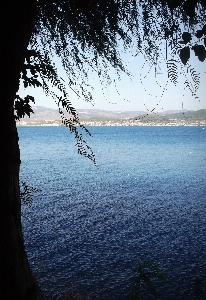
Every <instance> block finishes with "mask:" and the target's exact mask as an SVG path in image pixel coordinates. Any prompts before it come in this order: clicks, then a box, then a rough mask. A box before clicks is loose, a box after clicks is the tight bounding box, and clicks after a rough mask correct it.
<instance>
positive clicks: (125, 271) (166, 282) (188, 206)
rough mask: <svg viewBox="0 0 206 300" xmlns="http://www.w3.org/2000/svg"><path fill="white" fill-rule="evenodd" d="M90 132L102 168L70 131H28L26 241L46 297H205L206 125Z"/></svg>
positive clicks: (23, 137)
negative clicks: (79, 147) (80, 149)
mask: <svg viewBox="0 0 206 300" xmlns="http://www.w3.org/2000/svg"><path fill="white" fill-rule="evenodd" d="M88 129H89V131H90V133H91V134H92V136H88V135H87V134H86V133H83V135H84V138H85V140H86V141H87V144H88V145H89V146H90V147H91V148H92V150H93V152H94V154H95V157H96V162H97V164H96V165H95V164H94V163H93V162H92V161H91V160H89V159H88V158H85V157H84V156H81V155H80V154H78V151H77V146H75V144H76V140H75V137H74V135H73V134H71V133H70V131H69V129H68V128H66V127H52V126H51V127H43V126H42V127H38V126H33V127H29V126H25V127H18V133H19V145H20V153H21V171H20V180H21V183H22V182H23V183H26V185H27V186H30V187H31V188H32V189H33V191H34V192H33V194H32V203H30V202H29V203H25V202H23V203H22V226H23V233H24V240H25V246H26V251H27V254H28V259H29V262H30V265H31V268H32V270H33V272H34V274H35V276H36V278H37V279H38V282H39V284H40V286H41V288H42V290H43V291H44V293H45V294H46V295H47V296H48V297H49V299H52V300H54V299H55V300H57V299H63V294H65V293H66V292H67V293H71V291H73V292H74V293H79V294H81V295H83V296H82V298H77V299H87V298H86V297H90V298H89V299H104V300H107V299H108V300H109V299H116V300H127V299H143V300H147V299H155V296H154V294H153V293H154V289H156V291H158V292H159V297H160V299H165V300H175V299H178V300H181V299H182V300H188V299H189V300H193V299H194V300H195V299H205V298H204V297H205V294H204V293H205V292H204V288H205V290H206V128H204V127H203V126H171V127H170V126H133V127H129V126H128V127H123V126H117V127H115V126H110V127H109V126H108V127H103V126H102V127H100V126H99V127H98V126H97V127H88ZM35 191H36V192H35ZM162 273H164V274H165V276H166V278H164V279H162V278H161V276H159V275H160V274H162ZM153 287H154V289H153ZM76 295H77V294H76ZM79 297H80V296H79ZM132 297H133V298H132ZM74 299H76V298H74Z"/></svg>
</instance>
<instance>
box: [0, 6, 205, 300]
mask: <svg viewBox="0 0 206 300" xmlns="http://www.w3.org/2000/svg"><path fill="white" fill-rule="evenodd" d="M205 7H206V4H205V0H199V1H197V0H185V1H179V0H148V1H142V0H139V1H138V0H133V1H131V0H122V1H120V0H90V1H84V0H54V1H52V0H19V1H12V0H8V1H2V2H1V10H0V11H1V21H2V26H1V56H0V59H1V72H2V76H1V90H0V95H1V100H0V105H1V106H0V114H1V127H0V131H1V156H0V157H1V185H0V187H1V188H0V191H1V197H0V222H1V224H0V239H1V252H0V261H1V265H0V270H1V273H0V274H1V278H0V284H1V286H0V297H1V299H4V300H5V299H9V300H13V299H25V300H29V299H44V298H45V297H44V295H43V294H42V293H41V291H40V289H39V287H38V284H37V282H36V280H35V278H34V276H33V274H32V272H31V270H30V267H29V263H28V260H27V256H26V253H25V248H24V242H23V235H22V228H21V202H20V188H19V168H20V151H19V146H18V134H17V130H16V123H15V120H16V118H18V117H21V116H24V114H25V113H26V114H30V113H31V111H32V109H31V107H30V104H29V103H30V101H33V100H34V99H33V97H31V96H27V97H26V98H25V99H22V98H21V97H20V96H19V95H17V92H18V89H19V81H20V79H22V80H23V82H24V85H25V87H26V86H28V85H32V86H42V88H43V89H44V91H45V93H46V94H50V95H51V96H52V97H54V98H55V101H56V102H57V104H58V105H59V107H60V113H61V115H62V119H63V122H64V124H65V125H66V126H68V127H69V129H70V130H71V131H72V132H73V133H74V134H75V136H76V138H77V144H78V151H79V153H80V154H82V155H85V156H87V157H89V158H90V159H92V160H93V161H94V160H95V159H94V154H93V153H92V151H91V149H90V148H89V147H88V146H87V144H86V143H85V141H84V139H83V137H82V135H81V134H80V133H79V132H78V131H77V127H76V125H77V124H79V125H80V122H79V119H78V115H77V114H76V111H75V109H74V108H73V107H72V105H71V102H70V99H69V97H68V94H67V91H66V84H65V83H64V82H63V81H62V80H61V78H59V76H58V72H57V70H56V68H55V65H54V63H53V61H52V58H53V55H54V54H55V55H57V56H59V57H60V58H61V61H62V65H63V67H64V68H65V70H66V72H67V75H68V85H69V88H71V89H72V90H74V91H75V92H76V94H77V95H79V96H80V97H83V98H84V99H85V100H86V101H92V95H91V93H90V89H89V88H88V89H87V88H86V85H85V84H86V79H87V75H88V73H87V68H88V66H90V68H92V70H93V71H94V72H96V73H97V74H98V76H100V78H102V79H104V80H107V81H108V82H110V78H109V75H108V74H109V73H108V70H109V68H111V67H113V68H115V69H116V70H117V71H118V72H127V70H126V68H125V66H124V64H123V62H122V60H121V55H120V50H119V47H118V45H119V43H122V47H123V48H124V49H128V48H130V47H136V49H138V50H139V51H141V52H142V53H144V54H145V55H146V56H147V57H148V58H149V59H150V60H151V61H152V62H153V63H156V62H157V58H158V53H159V49H158V43H157V40H160V39H164V40H165V41H166V42H167V43H168V45H170V47H173V48H174V49H178V45H179V44H178V41H177V39H178V34H180V33H181V26H187V27H188V28H189V29H188V30H186V31H185V32H186V33H188V34H184V36H183V35H182V38H183V47H182V50H181V51H180V56H181V57H180V58H181V60H182V62H183V63H185V64H186V63H187V61H188V59H189V56H188V53H189V51H190V48H191V50H193V51H194V52H195V53H196V55H197V56H198V57H199V59H201V60H202V61H203V60H204V58H205V27H204V20H205ZM198 26H199V27H198ZM197 29H198V30H199V31H198V33H197ZM195 33H197V34H198V38H199V39H202V41H203V42H204V44H201V45H200V44H195V45H192V46H191V45H190V40H191V39H190V37H191V35H192V34H193V35H194V34H195ZM192 47H193V48H192ZM177 55H179V54H177ZM53 86H54V87H57V88H58V90H59V94H55V92H54V91H53V90H52V87H53ZM14 108H15V110H16V114H15V112H14ZM62 108H65V109H66V110H67V112H68V117H66V116H65V115H64V113H63V111H62ZM82 128H83V129H85V128H84V127H83V126H82ZM85 130H86V129H85ZM86 131H87V130H86Z"/></svg>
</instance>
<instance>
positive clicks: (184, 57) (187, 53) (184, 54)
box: [180, 47, 190, 65]
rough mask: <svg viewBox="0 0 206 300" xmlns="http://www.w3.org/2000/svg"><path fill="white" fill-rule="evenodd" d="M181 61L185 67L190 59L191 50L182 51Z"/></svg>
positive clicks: (183, 49) (185, 48) (187, 48)
mask: <svg viewBox="0 0 206 300" xmlns="http://www.w3.org/2000/svg"><path fill="white" fill-rule="evenodd" d="M180 59H181V61H182V63H183V64H184V65H186V63H187V62H188V60H189V59H190V48H189V47H184V48H182V49H181V50H180Z"/></svg>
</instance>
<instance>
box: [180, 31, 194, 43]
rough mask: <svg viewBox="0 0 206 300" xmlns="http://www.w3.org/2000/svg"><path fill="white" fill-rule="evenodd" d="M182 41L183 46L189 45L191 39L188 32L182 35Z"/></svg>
mask: <svg viewBox="0 0 206 300" xmlns="http://www.w3.org/2000/svg"><path fill="white" fill-rule="evenodd" d="M182 39H183V41H184V43H185V44H187V43H189V42H190V41H191V39H192V36H191V33H189V32H183V34H182Z"/></svg>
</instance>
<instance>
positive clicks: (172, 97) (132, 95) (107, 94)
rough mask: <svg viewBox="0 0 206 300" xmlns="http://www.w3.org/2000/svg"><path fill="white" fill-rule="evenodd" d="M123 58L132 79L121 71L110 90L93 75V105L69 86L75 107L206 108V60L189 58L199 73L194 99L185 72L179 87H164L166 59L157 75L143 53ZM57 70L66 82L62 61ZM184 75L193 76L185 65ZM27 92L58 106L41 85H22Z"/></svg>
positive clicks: (22, 93) (41, 103)
mask: <svg viewBox="0 0 206 300" xmlns="http://www.w3.org/2000/svg"><path fill="white" fill-rule="evenodd" d="M124 59H125V61H126V63H127V65H128V68H129V70H130V71H131V73H132V74H133V79H132V80H131V79H130V78H128V77H127V76H126V75H125V74H122V76H121V81H120V82H118V84H117V86H116V87H115V85H114V84H112V85H110V86H109V87H108V89H105V88H104V87H103V90H102V87H101V84H100V81H99V79H98V77H97V76H96V77H94V76H93V75H91V76H90V78H89V81H90V83H91V84H92V85H93V86H94V91H93V97H94V105H91V104H90V103H87V102H85V101H84V100H83V99H78V98H77V97H76V96H75V94H74V93H73V92H72V91H70V89H69V87H68V90H67V91H68V93H69V95H70V101H71V102H72V104H73V106H74V107H75V108H77V109H86V108H87V109H88V108H89V109H91V108H95V109H103V110H112V111H140V110H141V111H142V110H143V111H146V110H147V109H148V110H150V111H151V110H153V109H154V108H155V110H154V112H158V111H162V110H163V111H165V110H180V109H182V102H183V107H184V109H188V110H198V109H203V108H204V109H206V62H199V60H198V58H197V57H195V56H192V57H191V59H190V64H191V65H192V67H193V68H195V70H196V71H197V72H198V73H200V88H199V90H198V91H197V96H198V97H199V99H195V98H194V97H192V95H191V92H190V91H189V90H188V89H185V90H184V84H183V83H184V81H185V80H184V76H183V75H179V78H178V84H177V85H176V86H175V85H174V84H173V83H171V82H170V81H169V82H168V84H167V90H164V87H165V85H166V83H167V80H168V76H167V70H166V66H165V62H164V61H163V62H162V63H161V64H160V65H159V67H160V68H161V69H159V70H157V75H156V77H155V68H154V67H152V68H151V69H150V66H149V64H148V63H147V62H145V59H144V57H143V55H142V54H140V55H138V56H136V57H134V56H133V55H132V54H127V55H125V57H124ZM163 60H164V54H163ZM58 70H59V74H60V76H62V77H63V78H64V79H65V81H66V76H65V74H64V72H63V70H62V68H61V66H60V64H58ZM112 72H113V73H112ZM159 73H162V74H159ZM185 74H186V75H187V76H188V79H189V80H190V75H189V73H188V74H187V73H186V68H185ZM111 76H112V77H114V78H116V77H115V74H114V71H113V70H111ZM163 90H164V91H163ZM28 94H29V95H32V96H34V97H35V99H36V103H35V105H38V106H44V107H49V108H57V106H56V104H55V101H54V99H52V97H46V96H45V94H44V93H43V91H42V89H41V88H35V89H33V88H32V89H30V88H27V89H24V88H23V87H22V86H21V87H20V91H19V95H20V96H22V97H24V96H26V95H28ZM161 95H162V97H161ZM157 104H158V105H157Z"/></svg>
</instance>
